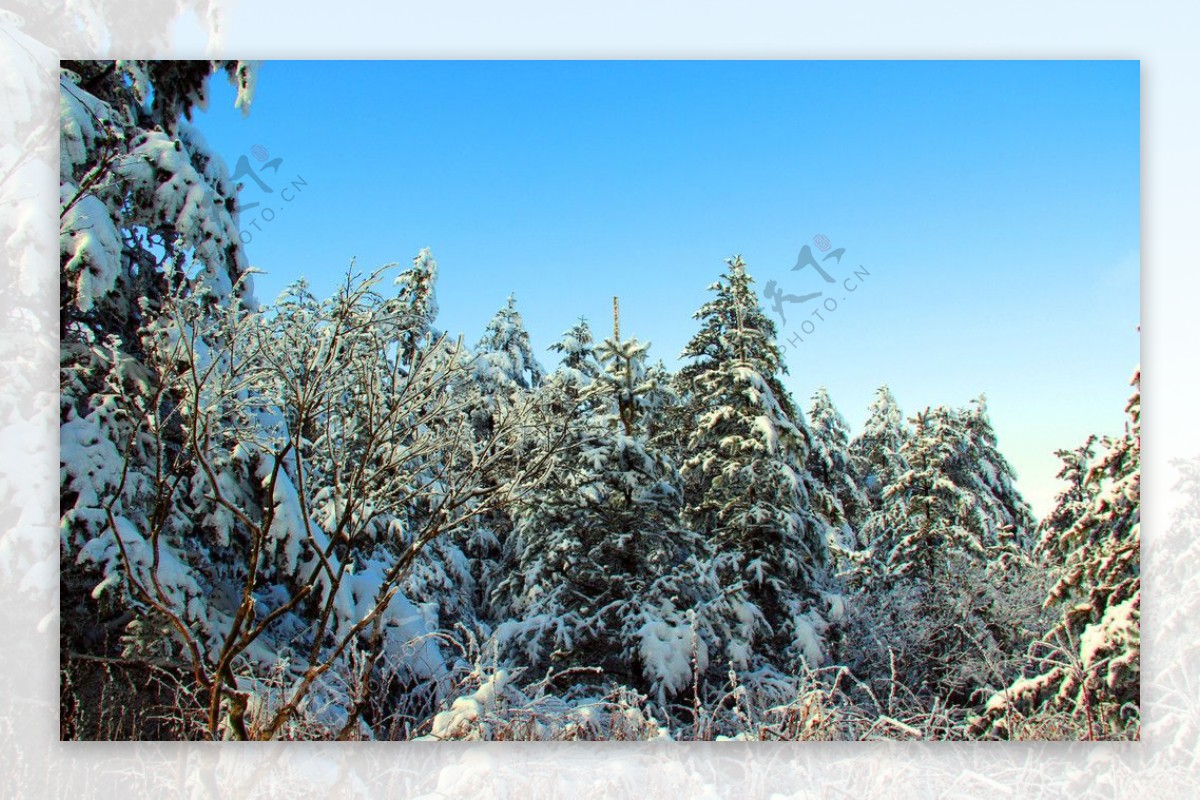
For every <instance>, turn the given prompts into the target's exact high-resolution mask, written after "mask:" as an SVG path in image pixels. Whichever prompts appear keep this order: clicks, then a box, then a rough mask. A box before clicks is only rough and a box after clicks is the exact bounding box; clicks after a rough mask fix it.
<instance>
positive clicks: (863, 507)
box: [807, 387, 870, 549]
mask: <svg viewBox="0 0 1200 801" xmlns="http://www.w3.org/2000/svg"><path fill="white" fill-rule="evenodd" d="M808 418H809V430H810V431H811V433H812V449H811V450H810V451H809V453H808V462H807V466H808V472H809V473H811V474H812V475H813V477H814V478H815V479H816V480H817V481H818V482H819V483H820V484H821V486H822V487H824V488H825V489H826V490H827V492H828V493H829V494H830V495H831V496H832V499H833V502H834V504H833V509H832V510H831V513H830V514H829V515H828V517H829V519H830V520H831V521H834V522H835V523H836V524H837V525H838V526H839V527H840V534H839V537H838V542H839V544H840V545H841V547H843V548H847V549H853V548H854V547H855V544H856V534H855V532H856V531H857V530H858V529H859V528H860V527H861V526H862V524H863V521H864V519H865V517H866V513H867V511H868V510H869V508H870V503H869V501H868V500H867V496H866V494H865V493H864V492H863V491H862V489H860V488H859V486H858V481H857V479H856V476H855V471H854V468H853V466H852V464H851V459H850V426H849V425H848V424H847V423H846V419H845V418H844V417H842V415H841V412H839V411H838V410H837V407H835V406H834V405H833V401H832V400H831V399H830V397H829V392H828V391H827V390H826V389H825V387H820V388H819V389H817V391H816V394H814V395H813V399H812V406H811V408H810V409H809V413H808Z"/></svg>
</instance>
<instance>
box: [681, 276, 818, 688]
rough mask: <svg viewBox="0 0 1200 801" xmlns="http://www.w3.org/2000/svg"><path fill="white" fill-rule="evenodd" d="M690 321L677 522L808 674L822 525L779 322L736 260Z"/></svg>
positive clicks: (813, 655)
mask: <svg viewBox="0 0 1200 801" xmlns="http://www.w3.org/2000/svg"><path fill="white" fill-rule="evenodd" d="M726 264H727V265H728V270H727V271H726V272H725V274H724V275H722V276H721V279H720V280H719V281H718V282H717V283H715V284H713V285H712V286H711V287H710V290H711V291H713V292H714V293H715V297H714V298H713V299H712V300H710V301H709V302H707V303H706V304H704V306H702V307H701V308H700V310H699V311H697V312H696V314H695V315H694V316H695V318H696V319H698V320H700V330H699V331H698V332H697V333H696V335H695V336H694V337H693V338H692V340H691V341H690V342H689V343H688V345H687V347H686V348H685V349H684V351H683V357H684V358H686V359H691V360H692V361H691V362H690V363H689V364H687V365H685V366H684V367H683V368H682V369H681V370H680V383H681V385H682V387H683V389H684V391H685V392H686V393H687V395H688V396H689V397H690V398H691V399H692V401H693V403H694V407H695V409H696V410H697V416H696V418H695V419H694V420H693V421H692V422H691V426H690V434H689V436H688V439H687V451H688V454H689V456H688V458H687V461H686V462H685V463H684V464H683V468H682V472H683V478H684V481H685V500H686V506H685V509H684V517H683V520H684V523H685V525H687V526H688V527H689V528H692V529H694V530H696V531H697V532H699V533H701V534H702V535H703V536H705V537H706V538H708V540H709V542H710V543H711V545H712V548H713V549H714V550H715V552H716V553H717V555H718V559H719V560H720V561H721V563H722V568H723V570H722V575H724V577H725V581H726V582H727V583H728V584H731V585H736V584H739V583H744V584H745V586H746V588H747V592H748V593H749V596H750V598H751V599H752V601H753V603H754V604H755V605H756V606H757V608H758V610H759V613H760V614H761V616H762V618H761V622H762V624H763V628H764V630H765V631H766V632H769V635H770V638H771V639H772V641H773V643H774V645H775V646H776V647H778V648H779V649H780V650H781V651H782V652H783V654H784V655H785V656H786V657H787V658H789V659H795V660H804V661H807V662H808V663H809V664H810V665H815V664H818V663H820V662H821V661H822V659H823V653H822V650H823V649H822V645H821V641H820V637H819V634H820V633H821V631H822V630H823V629H824V627H825V625H826V621H825V620H824V618H823V617H821V614H820V611H819V609H820V607H821V603H820V591H821V588H822V587H823V586H824V585H825V583H826V581H827V578H828V572H827V571H828V550H827V548H828V546H827V543H826V538H827V531H828V523H827V522H826V521H825V520H823V519H822V518H821V517H820V516H819V515H818V514H817V513H816V512H815V511H814V510H813V508H812V503H811V501H810V498H811V496H812V495H814V494H815V493H816V492H817V491H818V488H817V487H816V484H815V482H814V481H813V479H812V477H811V476H810V475H809V473H808V471H807V470H806V469H805V460H806V458H807V456H808V451H809V440H810V435H809V433H808V430H807V427H806V426H805V425H804V422H803V420H802V419H801V418H800V417H799V415H798V414H797V412H796V409H795V407H794V405H793V403H792V399H791V397H790V395H789V394H788V393H787V391H786V390H785V389H784V388H783V385H782V383H781V380H780V379H781V376H782V375H783V374H784V373H785V372H786V367H785V365H784V364H783V360H782V358H781V355H780V351H779V348H778V346H777V345H776V344H775V324H774V323H773V322H772V321H771V320H770V318H768V317H767V316H766V315H765V314H764V313H763V311H762V308H761V307H760V306H759V303H758V298H757V295H756V293H755V292H754V290H753V287H752V284H753V279H752V278H751V277H750V274H749V273H748V272H747V271H746V266H745V264H744V262H743V261H742V259H741V257H740V256H735V257H733V258H730V259H728V260H727V261H726Z"/></svg>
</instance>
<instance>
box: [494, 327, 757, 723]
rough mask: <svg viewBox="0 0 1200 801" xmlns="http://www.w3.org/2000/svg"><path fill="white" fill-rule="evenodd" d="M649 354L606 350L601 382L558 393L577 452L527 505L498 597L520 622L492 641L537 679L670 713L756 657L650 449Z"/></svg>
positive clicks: (633, 348) (621, 345)
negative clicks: (595, 680) (655, 705)
mask: <svg viewBox="0 0 1200 801" xmlns="http://www.w3.org/2000/svg"><path fill="white" fill-rule="evenodd" d="M576 341H578V340H576ZM647 349H648V345H647V344H643V343H639V342H638V341H637V340H636V339H630V340H625V341H620V342H618V341H615V340H612V339H610V340H606V341H605V342H604V343H602V344H601V345H600V347H599V348H597V349H596V353H597V356H598V358H599V361H600V363H601V364H602V365H603V369H602V371H601V372H599V373H598V374H597V375H596V376H595V378H594V379H592V380H591V382H590V383H588V384H586V385H585V387H584V388H583V390H582V392H579V391H577V390H578V384H577V383H576V382H577V381H578V379H579V375H580V374H581V373H583V370H584V369H586V365H587V364H588V363H589V362H588V360H586V359H585V360H582V361H579V362H578V363H579V364H580V365H581V367H569V366H568V365H567V364H564V367H563V369H562V370H560V372H559V373H556V374H555V375H554V376H552V377H551V379H550V381H549V382H548V384H547V387H546V389H547V392H553V393H555V394H556V395H557V396H558V403H560V404H563V405H564V406H566V407H567V408H568V409H570V410H571V411H573V414H571V413H570V412H569V417H568V420H569V424H568V425H569V427H568V440H567V442H566V446H565V447H564V448H563V450H562V451H561V452H560V454H559V455H558V457H557V458H556V460H555V463H554V466H553V468H552V469H551V470H550V471H549V472H548V474H547V479H546V482H545V484H544V485H542V486H540V487H538V488H537V492H535V493H532V494H531V495H530V496H528V497H527V498H526V499H524V500H522V501H520V502H519V503H518V504H517V507H516V513H515V520H516V528H515V531H514V537H513V544H514V548H513V556H512V565H511V569H510V571H509V572H508V575H507V577H506V578H505V579H504V581H503V582H502V583H501V584H500V586H499V588H498V595H499V597H500V602H499V604H498V605H499V606H501V608H502V609H504V610H505V612H506V613H507V616H509V617H511V619H510V620H507V621H505V622H503V623H501V624H500V626H499V627H498V628H497V630H496V638H497V641H498V642H499V643H500V644H501V647H503V648H504V649H506V650H507V651H508V652H510V653H515V654H519V663H521V664H528V665H531V666H533V667H534V668H535V669H536V670H538V671H542V672H544V671H545V670H555V671H564V670H565V671H570V670H571V669H576V670H583V671H587V670H596V671H598V675H600V676H602V677H604V678H603V681H606V682H611V681H614V680H616V681H621V682H625V683H629V684H631V685H633V686H644V687H647V689H648V690H649V692H650V694H651V696H652V697H653V698H656V699H657V701H658V702H659V704H665V703H666V702H667V699H669V698H672V697H675V696H677V695H679V694H680V693H681V692H683V691H684V690H686V689H690V688H691V687H692V684H693V679H694V672H696V671H699V672H700V673H703V672H704V671H706V670H707V668H708V665H709V660H710V654H712V655H713V656H714V657H716V658H719V659H721V660H724V659H726V658H734V659H737V660H738V661H739V662H742V663H744V662H745V660H746V654H745V653H744V652H743V651H742V650H741V649H740V648H736V647H733V643H734V642H735V640H734V639H731V637H730V634H731V629H737V628H738V627H739V626H740V623H739V621H737V619H736V618H735V617H734V616H733V615H732V614H731V613H730V612H729V610H728V608H727V607H728V605H727V604H726V603H724V599H723V598H722V597H721V595H720V591H719V588H718V586H717V581H716V577H715V575H714V574H713V572H712V566H711V560H710V559H709V557H708V552H707V551H706V549H705V547H704V542H703V541H702V540H701V539H700V538H699V537H697V535H696V534H694V533H693V532H691V531H688V530H686V529H685V528H683V527H681V526H680V525H679V523H678V517H679V510H680V503H681V498H680V494H679V491H678V489H677V484H678V475H677V470H676V467H675V465H674V464H673V463H672V462H671V461H670V460H669V459H668V458H667V457H666V456H665V454H664V453H662V452H661V451H660V450H658V449H656V448H655V447H654V446H653V445H652V444H651V443H650V441H649V438H648V435H647V430H646V420H647V417H648V416H649V414H650V413H651V412H652V410H653V406H652V405H651V404H652V401H653V398H654V396H655V391H654V390H655V379H654V377H653V374H652V372H651V371H649V370H648V369H647V367H646V364H645V361H646V352H647ZM581 368H582V369H581ZM584 409H591V410H592V413H590V414H586V415H585V414H582V413H581V412H582V410H584ZM723 648H727V650H729V651H730V652H731V653H729V654H728V655H723V654H721V651H722V649H723ZM566 675H572V676H573V675H575V674H572V673H569V672H568V673H567V674H566Z"/></svg>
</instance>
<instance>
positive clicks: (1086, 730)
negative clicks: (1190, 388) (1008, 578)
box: [975, 370, 1141, 740]
mask: <svg viewBox="0 0 1200 801" xmlns="http://www.w3.org/2000/svg"><path fill="white" fill-rule="evenodd" d="M1131 383H1132V384H1133V387H1134V391H1133V394H1132V396H1131V397H1130V399H1129V402H1128V404H1127V405H1126V407H1125V411H1126V413H1127V414H1128V415H1129V420H1128V422H1127V423H1126V428H1125V433H1124V434H1123V435H1122V436H1120V437H1116V438H1108V437H1106V438H1104V439H1103V440H1101V445H1102V447H1103V448H1104V450H1103V451H1102V452H1101V453H1100V454H1099V455H1098V456H1097V457H1096V458H1095V459H1094V460H1093V461H1092V462H1091V464H1090V465H1089V467H1088V469H1087V474H1086V477H1085V478H1084V479H1083V481H1082V487H1081V491H1080V492H1077V493H1071V492H1069V491H1068V493H1065V494H1064V495H1060V508H1059V509H1058V510H1056V512H1059V514H1056V515H1052V517H1054V518H1055V520H1056V522H1055V523H1054V526H1055V528H1056V530H1057V531H1059V532H1061V533H1060V534H1059V535H1058V536H1057V537H1055V538H1053V539H1047V538H1043V543H1044V544H1045V546H1046V547H1047V548H1050V549H1051V552H1052V554H1065V560H1064V565H1063V568H1062V572H1061V574H1060V576H1059V578H1058V580H1057V582H1056V583H1055V585H1054V587H1053V588H1052V589H1051V590H1050V593H1049V594H1048V596H1047V598H1046V606H1047V607H1049V608H1052V609H1055V610H1057V611H1058V613H1059V617H1058V620H1057V621H1056V622H1055V624H1054V625H1053V626H1052V627H1051V629H1050V630H1049V632H1048V633H1047V635H1046V636H1045V637H1044V638H1043V640H1042V642H1041V643H1040V644H1039V646H1038V647H1037V649H1036V650H1035V652H1034V654H1033V656H1034V659H1033V661H1032V663H1031V664H1030V665H1029V668H1028V670H1027V672H1026V675H1025V676H1024V677H1023V678H1020V679H1018V680H1017V681H1015V682H1013V684H1012V685H1011V686H1009V687H1008V688H1007V689H1006V690H1005V691H1003V692H1001V693H997V694H996V695H995V696H993V697H992V699H991V700H990V701H989V702H988V706H987V710H986V711H985V714H984V715H983V716H982V717H981V718H980V719H979V720H977V721H976V722H975V728H976V730H977V731H985V730H990V731H991V732H992V733H993V734H997V735H999V736H1013V735H1014V734H1015V733H1018V732H1019V731H1020V727H1021V725H1022V722H1023V721H1025V720H1027V719H1033V720H1035V721H1036V720H1038V719H1039V717H1045V716H1046V715H1048V714H1050V715H1053V714H1057V715H1059V716H1061V718H1062V719H1064V720H1065V721H1066V722H1067V724H1069V725H1073V726H1075V727H1077V728H1076V729H1075V731H1076V732H1077V734H1076V736H1078V737H1079V738H1080V739H1086V740H1094V739H1110V738H1129V737H1137V736H1138V731H1139V726H1140V710H1139V704H1140V684H1141V682H1140V679H1141V372H1140V370H1138V371H1135V373H1134V376H1133V380H1132V382H1131ZM1090 444H1091V443H1090V442H1089V443H1088V445H1085V446H1084V448H1083V449H1081V450H1080V451H1077V452H1076V453H1075V454H1074V455H1073V456H1072V462H1075V463H1077V462H1078V461H1079V457H1081V456H1083V455H1085V454H1086V452H1087V449H1088V446H1089V445H1090ZM1067 469H1068V471H1069V472H1072V473H1073V472H1074V469H1072V468H1071V467H1070V466H1069V465H1068V468H1067ZM1075 510H1081V513H1080V514H1079V515H1078V517H1076V519H1075V521H1074V523H1072V524H1071V525H1070V527H1069V528H1068V527H1066V526H1065V521H1066V519H1067V518H1068V516H1069V515H1070V514H1071V513H1072V512H1073V511H1075ZM1058 728H1059V731H1060V736H1063V735H1067V730H1069V729H1068V726H1067V725H1059V727H1058ZM1067 736H1069V735H1067Z"/></svg>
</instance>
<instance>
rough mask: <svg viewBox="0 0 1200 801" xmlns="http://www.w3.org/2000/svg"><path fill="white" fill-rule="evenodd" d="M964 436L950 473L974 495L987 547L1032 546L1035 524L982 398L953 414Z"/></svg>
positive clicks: (957, 482)
mask: <svg viewBox="0 0 1200 801" xmlns="http://www.w3.org/2000/svg"><path fill="white" fill-rule="evenodd" d="M957 414H958V416H959V418H960V425H961V427H962V429H963V430H964V432H965V433H966V437H965V438H964V440H963V448H962V451H961V452H960V454H959V456H958V458H957V459H956V460H955V463H954V465H953V467H952V468H951V471H950V474H951V477H952V479H953V480H954V482H955V483H956V484H958V486H960V487H961V488H963V489H965V490H967V491H968V492H970V493H972V494H973V495H974V496H975V501H976V503H978V504H979V505H980V507H981V508H982V510H983V512H984V514H985V515H986V517H987V525H988V532H987V534H986V536H985V538H984V541H985V544H987V545H988V546H1009V545H1011V546H1015V547H1018V548H1020V549H1021V550H1024V551H1029V550H1031V549H1032V547H1033V544H1034V542H1033V540H1034V533H1035V529H1036V525H1037V523H1036V521H1035V520H1034V517H1033V512H1032V511H1031V510H1030V508H1029V504H1028V503H1026V502H1025V499H1024V498H1023V497H1022V496H1021V493H1020V492H1019V491H1018V490H1017V488H1016V473H1015V472H1014V471H1013V469H1012V467H1011V466H1010V465H1009V463H1008V460H1007V459H1005V458H1004V455H1003V454H1001V453H1000V450H999V448H998V447H997V445H996V432H995V430H994V429H993V428H992V423H991V420H990V419H989V417H988V413H987V400H986V398H985V397H984V396H983V395H980V396H979V397H978V398H977V399H975V400H974V401H972V402H971V408H970V409H966V410H963V411H961V412H958V413H957Z"/></svg>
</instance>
